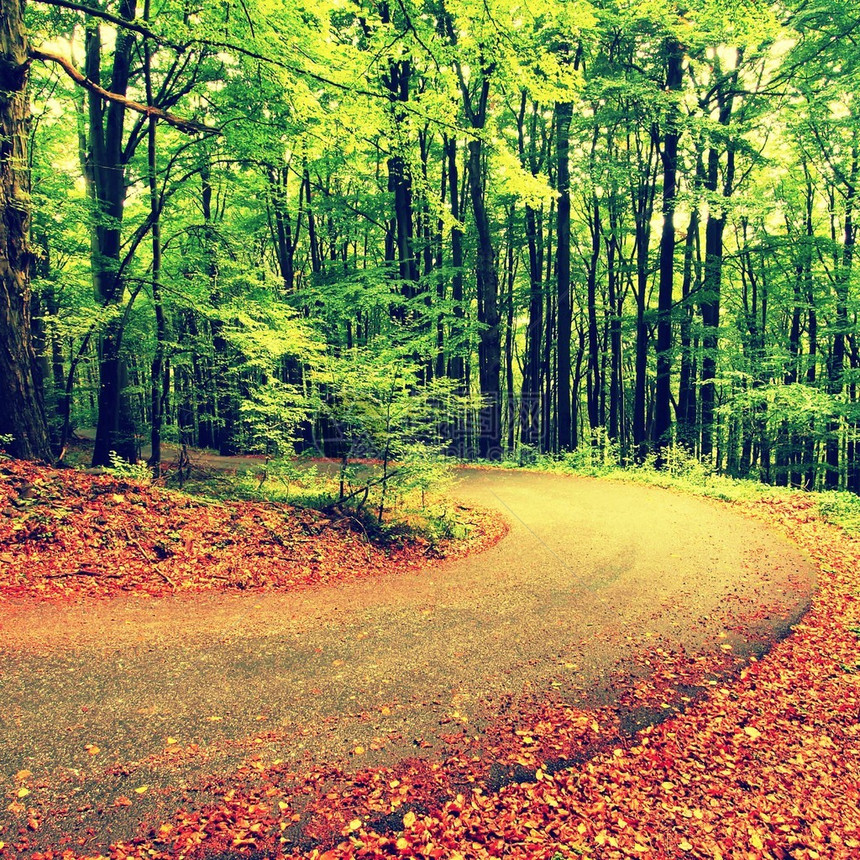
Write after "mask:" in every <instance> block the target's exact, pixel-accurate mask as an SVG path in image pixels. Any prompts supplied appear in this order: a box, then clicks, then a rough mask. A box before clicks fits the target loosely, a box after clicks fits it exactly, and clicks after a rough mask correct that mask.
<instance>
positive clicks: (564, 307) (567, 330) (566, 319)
mask: <svg viewBox="0 0 860 860" xmlns="http://www.w3.org/2000/svg"><path fill="white" fill-rule="evenodd" d="M572 114H573V105H572V104H571V103H570V102H559V103H558V104H556V106H555V116H556V158H557V162H558V179H557V184H558V216H557V220H556V230H557V234H558V235H557V238H556V242H557V245H556V260H557V263H556V278H557V279H558V347H557V350H558V351H557V353H556V364H557V371H556V386H557V390H558V407H557V408H558V447H559V449H560V450H562V451H569V450H571V449H572V448H573V424H572V417H571V400H570V396H571V392H570V382H571V380H570V337H571V307H570V121H571V117H572Z"/></svg>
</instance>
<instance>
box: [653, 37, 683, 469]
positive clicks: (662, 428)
mask: <svg viewBox="0 0 860 860" xmlns="http://www.w3.org/2000/svg"><path fill="white" fill-rule="evenodd" d="M683 59H684V55H683V50H682V48H681V45H680V44H679V43H678V42H677V41H676V40H675V39H668V40H667V42H666V65H667V68H666V89H667V90H669V91H670V92H673V91H676V90H678V89H680V86H681V76H682V74H683ZM666 122H667V127H666V129H665V131H664V133H663V152H662V156H663V232H662V235H661V238H660V287H659V291H658V297H657V386H656V391H655V395H654V437H653V438H654V446H655V448H656V450H657V452H658V464H659V463H660V462H661V461H662V454H661V453H660V452H662V451H663V449H665V448H666V447H667V446H668V445H669V444H670V443H671V429H672V410H671V383H672V297H673V286H674V282H675V198H676V196H677V175H678V140H679V138H680V136H681V132H680V130H679V128H678V112H677V110H676V109H674V108H672V109H670V111H669V115H668V117H667V119H666Z"/></svg>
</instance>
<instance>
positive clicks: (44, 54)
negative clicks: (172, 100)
mask: <svg viewBox="0 0 860 860" xmlns="http://www.w3.org/2000/svg"><path fill="white" fill-rule="evenodd" d="M30 56H31V57H32V58H33V59H34V60H42V62H45V63H56V64H57V65H58V66H60V68H62V70H63V71H64V72H65V73H66V74H67V75H68V76H69V77H70V78H71V79H72V80H73V81H74V82H75V83H76V84H77V85H78V86H80V87H83V88H84V89H85V90H89V91H90V92H93V93H96V94H97V95H99V96H101V97H102V98H103V99H104V100H105V101H108V102H115V103H117V104H121V105H125V107H127V108H129V109H130V110H133V111H137V112H138V113H141V114H143V115H144V116H148V117H156V118H157V119H160V120H163V121H164V122H166V123H168V124H169V125H172V126H173V127H174V128H177V129H179V131H182V132H184V133H185V134H196V133H199V134H220V133H221V132H220V131H219V130H218V129H217V128H212V127H211V126H208V125H203V124H202V123H198V122H194V121H193V120H188V119H183V118H182V117H179V116H176V115H175V114H172V113H168V112H167V111H164V110H161V109H160V108H157V107H153V106H148V105H144V104H141V103H140V102H136V101H132V100H131V99H128V98H126V97H125V96H120V95H117V93H112V92H110V91H109V90H106V89H104V88H103V87H100V86H99V85H98V84H97V83H95V82H94V81H91V80H90V79H89V78H88V77H86V76H85V75H82V74H81V73H80V72H79V71H78V70H77V69H76V68H75V67H74V66H73V65H72V64H71V63H70V62H69V61H68V60H67V59H66V58H65V57H61V56H60V55H59V54H51V53H49V52H48V51H42V50H40V49H39V48H32V47H31V48H30Z"/></svg>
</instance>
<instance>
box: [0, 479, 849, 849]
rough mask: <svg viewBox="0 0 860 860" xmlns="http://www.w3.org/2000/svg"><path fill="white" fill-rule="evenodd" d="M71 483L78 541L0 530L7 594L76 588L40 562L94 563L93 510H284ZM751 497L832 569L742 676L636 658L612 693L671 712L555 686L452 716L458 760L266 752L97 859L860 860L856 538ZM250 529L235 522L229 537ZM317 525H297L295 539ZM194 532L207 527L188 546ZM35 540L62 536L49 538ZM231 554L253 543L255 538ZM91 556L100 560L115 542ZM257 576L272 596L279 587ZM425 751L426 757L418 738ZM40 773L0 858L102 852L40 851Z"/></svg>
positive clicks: (676, 658) (15, 787)
mask: <svg viewBox="0 0 860 860" xmlns="http://www.w3.org/2000/svg"><path fill="white" fill-rule="evenodd" d="M7 469H8V467H7ZM7 474H8V473H7ZM67 480H68V478H67V476H66V475H63V474H60V476H59V478H58V477H57V475H56V474H51V473H50V472H48V473H46V477H44V478H43V479H42V481H43V483H42V484H41V485H40V486H39V485H37V487H38V492H37V494H36V495H37V497H38V495H39V493H42V494H44V495H43V496H42V498H43V499H44V498H46V497H47V498H49V499H50V500H51V503H57V504H61V505H64V506H65V508H66V509H67V510H69V511H70V514H69V516H70V520H71V522H72V523H73V526H72V531H73V532H74V533H75V534H77V535H81V537H80V538H79V539H67V540H66V539H63V538H62V537H61V538H59V539H58V538H57V537H56V534H54V535H53V536H51V537H48V536H47V534H46V533H45V532H40V531H39V530H38V526H39V525H40V523H39V522H38V521H37V520H36V519H32V520H29V522H28V524H27V525H26V528H27V529H29V532H28V538H27V540H26V542H22V541H21V540H20V535H17V536H16V535H15V533H16V532H20V531H21V528H20V527H19V528H17V529H16V528H9V526H8V524H7V526H6V528H5V529H4V530H3V532H2V533H0V534H2V537H1V538H0V540H2V543H0V546H2V547H3V549H2V550H0V552H3V553H8V552H9V546H10V545H12V544H14V543H19V544H20V543H23V544H24V545H25V546H26V547H28V548H29V549H30V551H29V552H28V553H27V556H28V558H30V559H31V562H32V564H31V565H29V566H27V567H26V569H25V568H24V567H22V568H15V569H14V570H13V571H12V573H11V574H10V573H9V572H8V571H7V570H4V572H3V574H2V576H3V579H2V585H3V593H4V594H13V595H22V594H24V595H33V596H44V595H45V593H46V592H50V593H52V594H60V595H62V594H65V593H67V592H68V590H70V589H69V588H68V586H66V587H61V588H58V589H55V587H54V582H53V581H52V580H50V579H49V578H48V577H47V576H45V574H44V573H42V580H41V581H42V582H43V583H44V581H45V580H47V583H49V584H43V587H41V588H40V587H39V585H38V583H39V582H40V578H39V574H38V572H39V571H48V572H50V571H52V570H55V569H56V567H55V566H52V565H51V564H50V561H51V558H52V557H53V558H55V559H56V557H57V556H59V555H62V554H63V553H68V558H69V559H72V558H73V559H74V562H75V563H76V564H80V565H84V564H93V562H94V560H95V559H93V556H92V555H91V554H90V555H89V556H87V555H86V553H88V552H89V553H91V548H90V547H89V546H88V544H87V540H86V536H87V535H93V534H96V533H97V531H96V530H95V529H92V528H90V530H89V531H87V523H89V522H90V519H91V515H92V511H93V510H95V511H96V512H97V513H96V514H95V516H96V517H103V518H104V519H106V520H107V521H108V522H107V523H98V524H97V525H106V524H109V523H111V522H114V524H116V523H117V522H118V521H119V519H120V518H122V517H124V516H125V515H126V513H127V512H128V511H129V510H130V509H133V508H136V507H141V508H144V509H145V510H146V509H148V508H149V507H150V506H151V507H152V508H153V509H154V510H153V511H152V512H151V514H145V516H144V519H145V520H146V522H147V523H149V525H150V526H151V525H152V524H153V523H152V522H151V521H149V520H148V519H146V517H147V516H152V517H154V518H159V519H156V522H157V523H158V525H159V526H160V527H163V525H164V523H163V521H162V520H161V519H160V518H161V517H167V518H169V517H170V516H171V515H174V516H175V517H176V520H171V521H170V525H171V528H172V529H174V530H176V531H178V533H179V534H180V536H182V535H183V531H182V530H183V529H189V523H190V522H191V521H192V520H193V521H194V524H195V526H196V527H197V528H199V529H204V530H209V531H210V532H211V533H212V534H213V535H215V534H218V529H219V528H222V527H225V526H229V525H230V524H231V523H236V522H237V520H238V522H240V523H241V524H242V528H243V529H246V530H247V532H248V535H247V537H248V540H247V545H248V547H249V550H248V552H249V553H250V552H251V551H252V550H251V549H250V547H252V545H253V541H254V540H262V539H264V538H263V531H261V530H260V528H259V526H260V522H261V520H260V519H258V518H261V517H263V516H273V513H272V511H271V506H255V505H250V506H246V505H245V504H244V503H243V504H240V505H225V506H221V507H220V508H219V509H218V510H217V511H216V510H213V508H212V507H211V506H207V505H203V504H199V505H198V504H194V503H192V504H191V505H190V507H183V506H182V505H181V504H179V505H176V512H175V514H171V513H170V512H169V511H166V510H165V509H166V508H169V507H170V502H172V501H173V499H171V498H166V494H163V491H156V490H151V489H142V488H135V489H132V488H131V487H130V486H129V485H128V484H126V483H123V482H116V481H113V482H111V481H109V480H105V479H100V480H92V482H90V481H88V480H84V479H83V478H82V477H73V478H72V479H71V483H67ZM74 481H79V482H81V483H77V484H75V483H74ZM52 482H53V483H52ZM58 483H59V484H61V485H62V486H64V487H66V488H68V487H69V486H72V489H73V490H74V491H75V492H74V493H69V492H66V495H72V496H73V497H75V498H87V499H90V500H92V501H93V504H92V505H82V506H81V507H76V506H74V505H70V504H69V503H68V501H66V496H64V495H63V493H62V492H58V491H57V490H56V489H51V487H52V486H53V487H56V486H57V484H58ZM46 484H47V487H48V488H47V490H46V488H45V485H46ZM12 492H14V482H12ZM86 493H89V495H86ZM135 495H137V496H142V497H143V499H144V502H143V504H140V503H139V502H138V503H137V504H135V502H134V501H130V500H129V499H130V497H131V496H135ZM10 496H11V493H7V502H8V499H9V497H10ZM105 496H108V497H111V496H122V497H123V499H124V500H125V501H120V500H119V499H116V498H113V499H110V501H112V502H113V505H111V504H108V503H107V502H108V499H105V498H104V497H105ZM187 504H188V503H186V505H187ZM34 507H35V506H34ZM117 508H119V510H117ZM743 508H744V509H745V510H746V512H747V513H749V514H751V515H753V516H755V517H758V518H761V519H763V520H765V521H766V522H767V523H769V524H770V525H772V526H773V527H775V528H777V529H782V530H783V531H785V532H786V533H787V534H788V535H789V536H790V537H791V538H792V539H793V540H794V541H795V542H796V543H798V544H799V545H800V546H801V547H802V548H803V549H804V550H806V552H807V553H808V554H809V555H810V557H811V558H812V560H813V562H814V563H815V566H816V568H817V572H818V591H817V594H816V596H815V599H814V602H813V605H812V608H811V610H810V612H809V613H808V614H807V615H806V616H805V617H804V619H803V620H802V622H801V623H799V624H798V625H796V627H795V629H794V631H793V633H792V635H790V636H788V638H786V639H785V640H784V641H782V642H780V643H778V644H777V645H776V646H775V647H774V648H773V649H772V650H771V651H770V652H769V653H768V654H767V655H766V656H764V657H763V658H762V659H756V658H755V657H753V658H752V659H751V661H750V662H749V664H748V665H746V666H745V667H744V668H743V669H741V670H740V671H739V673H738V672H736V670H737V668H738V665H739V663H738V661H737V659H736V658H735V657H734V656H733V655H732V654H731V653H730V652H731V648H728V649H726V648H721V647H719V645H717V647H715V648H714V650H713V652H712V653H710V654H709V655H700V656H698V657H696V658H691V657H688V656H687V655H686V654H685V653H683V651H682V650H673V649H672V648H671V647H670V646H665V647H662V646H655V648H654V649H652V650H651V651H650V652H645V653H643V655H642V658H641V660H642V667H641V668H642V672H641V674H640V675H639V676H638V677H634V678H632V679H631V678H627V679H618V681H619V684H621V683H622V681H623V683H626V684H627V685H628V686H627V687H626V688H625V692H624V694H623V695H622V696H621V697H620V699H619V702H620V704H622V705H624V706H625V708H626V709H627V710H626V712H627V713H631V712H633V711H634V710H635V708H645V707H650V708H651V709H652V711H653V712H654V713H656V714H657V715H658V718H653V719H650V720H648V721H647V724H646V725H644V727H642V728H637V727H636V726H635V725H633V726H627V727H625V726H624V725H623V719H622V716H623V713H624V710H623V709H622V708H620V707H619V702H616V703H614V704H613V705H612V706H600V705H595V706H593V707H574V706H572V705H570V703H568V702H565V700H564V695H563V690H562V691H558V692H555V693H553V694H551V695H549V696H546V695H533V696H524V697H522V698H521V699H519V700H516V701H512V702H510V703H509V707H507V708H505V709H502V712H501V713H500V714H498V715H497V716H496V718H495V720H494V721H493V722H491V724H490V725H489V726H488V727H487V729H486V731H485V732H484V733H483V734H482V736H481V737H478V736H476V735H472V734H471V733H470V728H469V723H468V720H465V719H461V717H462V715H459V714H458V716H457V717H454V716H453V715H452V718H451V720H450V725H449V726H446V727H445V728H446V729H450V731H449V732H448V734H447V743H448V750H447V753H440V752H439V751H438V750H435V749H434V750H432V751H431V753H430V754H427V755H418V754H416V756H414V757H410V758H405V759H403V760H401V761H399V762H398V763H396V764H395V765H391V766H384V767H383V766H377V767H373V766H366V767H361V766H360V765H356V764H355V763H354V762H353V765H352V767H351V768H349V769H348V768H346V767H344V766H341V765H320V764H316V765H313V766H310V767H308V768H306V769H303V770H301V771H299V770H297V769H295V767H294V766H293V767H292V769H291V768H290V767H288V766H287V765H285V764H283V763H280V762H278V761H277V760H275V761H272V762H270V761H267V760H265V758H264V757H263V756H261V755H259V754H256V755H255V754H251V755H249V756H248V758H247V759H246V761H245V763H244V764H243V765H242V766H241V767H239V768H238V770H237V771H236V772H234V773H230V774H227V775H224V776H223V777H221V778H219V779H214V778H213V782H212V784H211V785H209V786H208V788H210V789H211V790H212V792H213V793H214V794H215V795H216V796H217V798H218V799H217V801H215V802H213V803H210V804H207V805H204V806H202V807H200V808H196V809H195V808H193V807H189V808H187V809H178V810H177V811H176V813H175V815H174V816H173V817H172V819H171V820H169V821H161V822H155V823H152V822H148V823H147V824H145V825H141V828H140V835H139V836H138V837H136V838H135V839H132V840H128V841H124V842H119V843H115V844H114V845H112V846H111V848H110V852H109V854H107V855H104V856H107V857H110V858H111V860H124V858H165V860H166V858H179V857H187V858H218V860H226V858H239V857H243V856H253V857H255V858H264V857H273V858H275V857H306V858H311V860H335V858H382V857H411V858H451V860H465V858H475V859H476V860H477V858H489V857H510V858H537V860H568V858H578V857H595V858H622V857H654V858H662V857H666V858H670V857H709V858H777V860H796V858H846V860H848V858H854V857H858V856H860V743H858V741H860V638H858V637H860V541H858V540H856V539H854V538H850V537H848V536H847V535H846V534H845V533H844V532H843V531H841V530H840V529H838V528H836V527H834V526H830V525H827V524H825V523H823V522H821V521H819V520H818V519H817V518H816V517H815V516H814V514H813V513H812V512H811V505H810V504H809V503H808V501H807V499H806V498H805V497H803V496H801V495H798V496H797V497H795V499H794V501H792V502H788V501H786V500H785V499H780V500H768V499H764V500H759V501H757V502H751V503H746V504H744V505H743ZM30 510H33V508H31V509H30ZM237 512H238V516H236V514H237ZM304 515H305V513H302V514H301V515H300V516H304ZM9 519H11V518H9ZM28 519H29V518H28ZM267 522H268V521H267ZM311 522H312V523H313V525H312V526H311V528H320V529H321V531H325V532H326V533H327V534H328V533H330V532H331V531H332V530H331V529H327V528H326V526H328V525H330V524H327V523H323V524H320V521H319V519H314V518H313V517H312V518H311ZM41 525H44V523H41ZM123 525H124V527H127V528H128V529H129V532H130V534H132V535H133V536H134V537H135V538H136V539H137V540H138V541H139V542H140V544H141V547H142V548H143V550H144V551H146V552H147V553H148V552H150V551H154V547H155V544H154V543H153V542H152V541H153V534H152V532H151V531H148V530H147V529H145V528H144V527H143V526H141V527H138V526H137V525H136V524H134V525H131V524H129V522H128V521H125V522H124V523H123ZM255 526H256V528H255ZM236 532H237V529H235V528H234V529H233V530H232V531H228V532H227V533H228V534H230V535H231V539H233V540H235V535H236ZM120 533H121V532H120ZM307 533H308V532H307V529H306V527H304V526H299V527H298V530H297V532H296V534H297V535H299V536H302V535H307ZM199 534H200V532H197V531H195V532H194V535H192V537H191V541H190V543H191V546H192V548H193V546H194V541H195V537H197V535H199ZM185 537H186V538H187V537H188V534H187V533H186V534H185ZM41 543H44V544H45V546H46V547H48V548H47V549H44V548H41V547H39V546H38V545H39V544H41ZM119 543H120V544H121V543H122V542H121V541H119ZM33 544H36V546H37V548H36V549H35V550H34V549H33V547H32V545H33ZM187 545H188V541H187V540H186V541H184V542H183V546H187ZM234 545H238V546H240V547H242V546H244V544H243V543H242V542H241V541H237V542H236V544H234ZM125 548H126V551H127V552H128V551H129V547H128V546H127V545H126V547H125ZM58 549H59V552H58ZM119 549H120V548H119V547H117V548H116V551H117V552H119ZM134 549H137V547H135V546H134V543H133V542H132V550H131V551H132V552H133V550H134ZM269 549H270V546H269ZM52 551H53V556H52ZM140 554H141V555H142V554H143V553H140ZM251 557H252V556H251ZM4 558H6V559H7V558H8V556H5V557H4ZM97 558H98V560H99V561H100V562H101V564H102V565H103V567H102V568H101V569H104V570H107V569H108V568H107V566H106V565H105V553H104V552H101V553H99V554H98V557H97ZM184 558H185V564H186V565H187V564H189V563H190V562H192V561H193V562H194V563H195V565H198V566H202V565H200V562H201V560H202V559H205V558H206V556H205V554H204V553H203V552H199V553H197V554H193V553H192V552H190V551H189V552H188V554H187V555H186V556H185V557H184ZM55 564H56V562H55ZM151 564H152V562H151V561H148V562H147V565H149V566H151ZM126 565H127V568H125V569H124V570H123V573H122V575H123V576H124V577H127V576H130V577H131V579H130V580H129V581H130V582H133V583H134V584H135V587H139V588H143V589H144V590H146V589H147V588H151V589H153V593H158V592H159V590H163V589H164V587H165V582H164V581H163V580H162V581H161V582H159V581H158V579H159V578H158V577H156V576H154V575H153V574H152V573H151V572H150V573H149V574H148V575H147V573H146V570H147V565H144V564H143V563H142V562H136V561H134V560H126ZM73 566H74V564H72V565H71V567H73ZM165 573H167V575H168V576H171V578H172V574H176V579H177V582H179V583H181V584H182V587H183V588H185V587H187V588H189V589H194V588H200V587H226V586H225V582H230V580H226V581H225V580H219V579H215V580H214V582H213V580H212V579H211V578H209V579H207V578H206V574H205V573H204V572H201V573H196V574H194V575H193V576H192V575H191V574H189V573H186V574H185V575H184V576H182V575H180V568H179V567H178V566H177V567H176V568H169V572H168V570H165ZM219 575H221V574H220V573H219ZM265 575H266V576H269V577H276V576H278V575H281V576H286V574H285V573H284V574H272V573H269V572H267V573H266V574H265ZM189 577H191V578H190V579H189ZM92 581H98V580H96V578H95V577H93V578H92V579H91V578H90V577H89V575H86V574H85V575H84V576H83V577H75V578H74V583H75V585H74V590H75V591H76V592H77V593H84V594H88V595H89V594H96V595H101V594H109V593H111V592H112V591H114V590H116V589H117V588H118V586H117V585H116V584H115V583H111V582H108V583H101V584H100V587H98V588H93V589H92V590H90V587H89V586H88V583H91V582H92ZM316 581H319V580H316ZM259 584H260V585H265V586H271V585H272V584H273V581H272V580H267V581H263V582H260V583H259ZM231 587H232V586H231ZM751 611H753V612H754V611H755V607H753V608H751ZM723 644H730V643H723ZM631 680H632V683H630V682H631ZM428 746H429V745H428ZM416 747H417V748H418V750H419V752H420V750H421V747H422V745H421V744H420V743H417V744H416ZM357 758H361V756H358V757H357ZM29 777H30V774H27V772H26V771H20V772H19V773H18V774H16V775H15V778H14V780H10V782H9V785H8V786H7V791H6V797H7V800H6V804H7V807H6V808H7V811H8V812H9V813H10V815H11V816H12V817H13V818H14V825H13V827H11V828H4V831H3V832H2V833H0V836H2V838H3V840H4V841H3V844H2V846H1V847H0V857H3V858H4V860H5V858H7V857H8V858H12V857H17V856H25V855H26V856H29V857H31V858H33V860H56V858H63V860H72V858H81V857H86V856H93V855H87V854H85V853H83V852H82V851H81V850H78V849H77V848H75V846H74V845H73V844H70V843H67V844H65V845H63V846H46V845H43V844H40V842H39V839H38V832H39V820H40V817H41V816H42V815H44V814H45V812H44V811H43V810H40V809H38V808H35V807H32V808H31V807H28V806H27V802H28V796H29V795H30V788H28V786H27V785H26V783H27V782H28V780H29ZM132 803H133V801H130V800H129V799H128V798H127V797H124V796H123V797H121V798H117V800H116V804H117V805H119V806H123V807H125V806H126V805H129V804H132ZM16 826H17V829H16Z"/></svg>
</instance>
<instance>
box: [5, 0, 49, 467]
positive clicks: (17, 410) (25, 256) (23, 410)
mask: <svg viewBox="0 0 860 860" xmlns="http://www.w3.org/2000/svg"><path fill="white" fill-rule="evenodd" d="M23 13H24V2H23V0H3V4H2V6H0V402H2V408H0V434H2V435H9V436H11V437H12V442H11V445H10V446H9V450H10V451H11V452H12V453H13V454H14V455H16V456H18V457H22V458H25V459H32V460H49V459H50V457H51V449H50V443H49V440H48V428H47V422H46V420H45V409H44V405H43V402H42V391H41V389H40V388H39V386H38V385H37V383H36V378H35V375H34V371H33V365H34V355H33V345H32V339H31V328H30V326H31V324H30V263H31V261H32V254H31V252H30V246H29V232H30V210H29V206H30V202H29V201H30V177H29V175H28V172H27V167H26V165H27V153H26V146H27V131H28V124H29V115H30V105H29V102H28V100H27V77H28V69H29V60H28V56H27V37H26V32H25V30H24V20H23Z"/></svg>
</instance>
